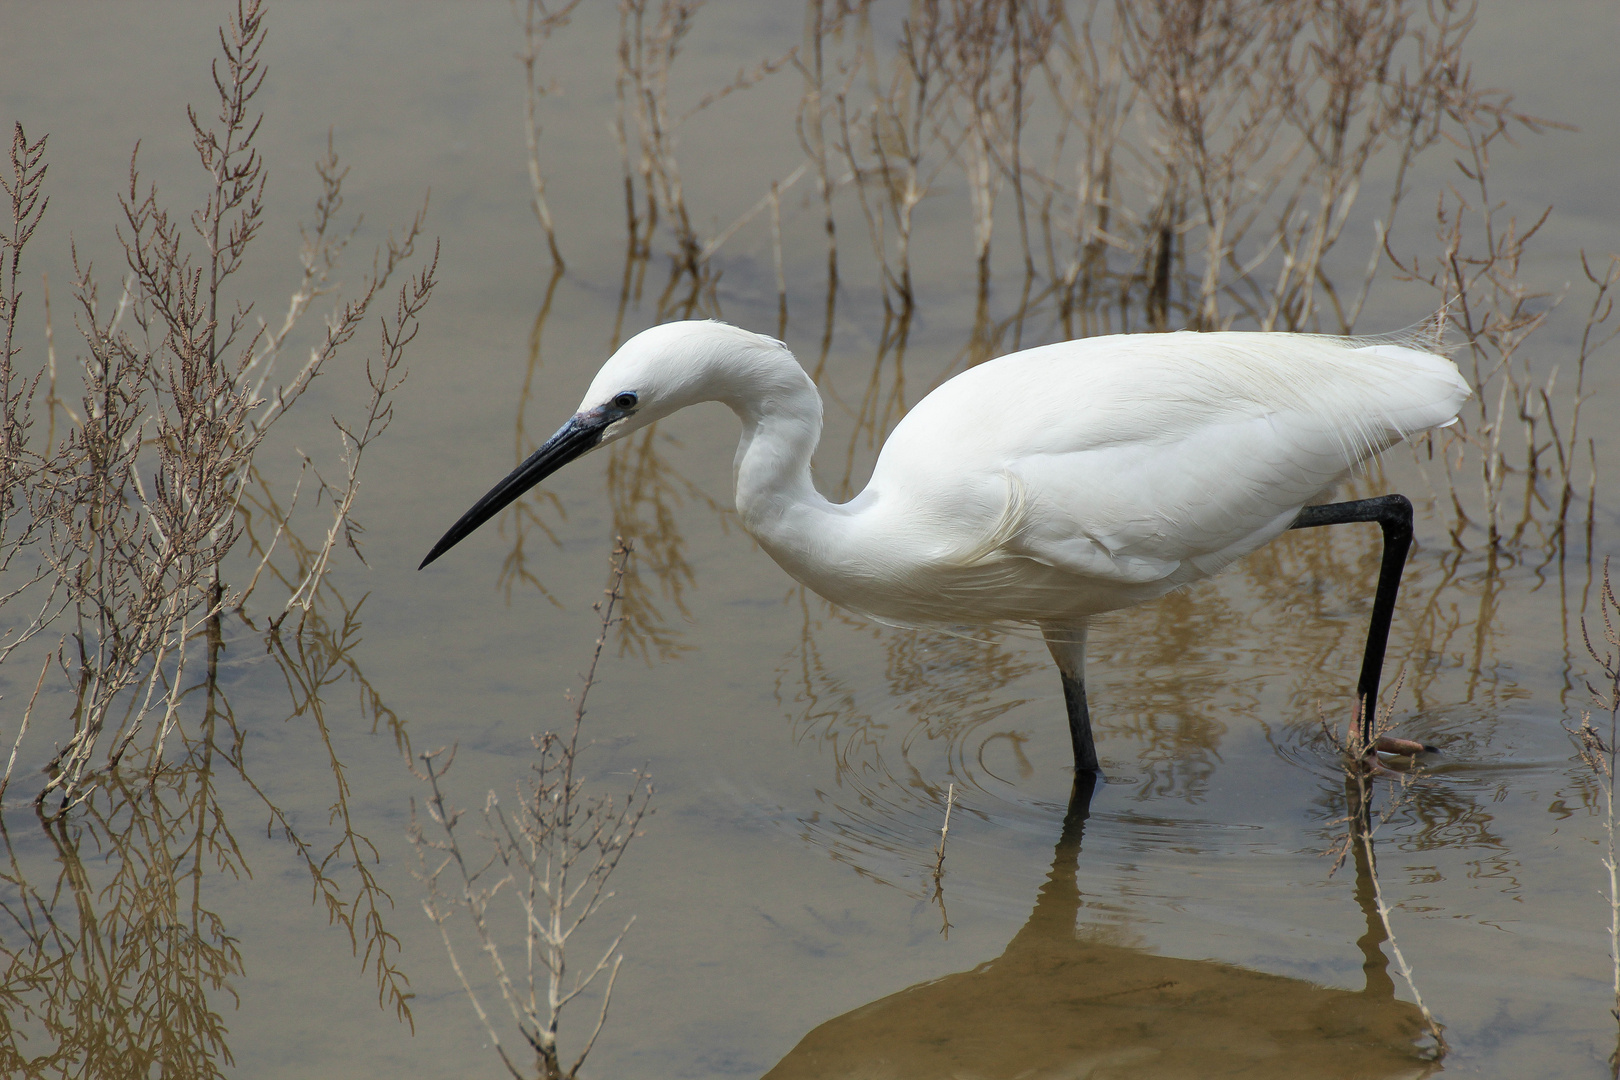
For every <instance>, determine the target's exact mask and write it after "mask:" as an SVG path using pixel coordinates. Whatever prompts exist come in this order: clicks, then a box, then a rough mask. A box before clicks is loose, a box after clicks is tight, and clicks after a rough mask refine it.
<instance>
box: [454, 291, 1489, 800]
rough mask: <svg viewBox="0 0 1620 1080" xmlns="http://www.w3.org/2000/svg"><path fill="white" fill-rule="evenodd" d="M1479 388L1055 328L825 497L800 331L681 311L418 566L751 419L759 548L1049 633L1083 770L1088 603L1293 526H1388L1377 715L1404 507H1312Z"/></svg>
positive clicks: (927, 601)
mask: <svg viewBox="0 0 1620 1080" xmlns="http://www.w3.org/2000/svg"><path fill="white" fill-rule="evenodd" d="M1468 396H1469V388H1468V384H1467V383H1465V382H1464V381H1463V379H1462V377H1461V376H1460V375H1459V374H1458V373H1457V369H1456V367H1455V366H1454V365H1453V364H1452V363H1451V362H1450V361H1449V360H1447V359H1446V358H1444V357H1442V356H1437V355H1434V354H1432V353H1428V352H1424V351H1422V350H1420V349H1416V348H1412V347H1409V346H1405V345H1398V344H1391V343H1370V342H1360V341H1355V340H1345V339H1340V338H1329V337H1319V336H1314V335H1305V334H1284V333H1230V332H1228V333H1189V332H1181V333H1172V334H1122V335H1115V336H1111V337H1098V338H1089V339H1085V340H1081V341H1068V342H1062V343H1059V344H1056V345H1046V346H1042V347H1040V348H1034V349H1026V350H1024V351H1022V352H1017V353H1012V354H1010V355H1007V356H1002V357H999V358H998V359H995V360H990V361H988V362H986V363H983V364H980V365H979V366H977V367H974V368H970V369H969V370H967V371H964V372H963V373H961V374H960V375H957V376H956V377H955V378H953V379H951V380H949V381H948V382H946V383H944V384H943V385H941V386H940V387H939V388H938V389H936V390H934V391H933V392H932V393H930V394H929V395H928V396H927V397H925V398H923V399H922V400H921V401H920V402H918V403H917V405H916V407H915V408H913V409H912V410H911V411H910V412H909V413H907V414H906V416H905V417H904V418H903V419H902V420H901V421H900V423H899V424H898V425H896V427H895V429H894V432H893V433H892V434H891V435H890V436H889V438H888V441H887V442H886V443H885V444H884V446H883V449H882V451H881V452H880V453H879V455H878V459H877V464H876V466H875V467H874V468H873V470H872V478H871V480H870V482H868V484H867V486H866V489H865V490H864V491H862V492H861V493H860V494H859V495H857V496H855V497H854V498H853V499H851V500H849V501H848V502H846V503H833V502H829V501H828V500H827V499H826V498H824V497H823V496H822V495H821V494H820V493H819V492H818V491H817V490H816V488H815V485H814V484H813V483H812V482H811V478H810V458H811V455H812V453H814V451H815V449H816V443H817V442H818V441H819V439H820V437H821V396H820V394H819V393H818V392H817V390H816V386H815V384H814V383H813V382H812V381H811V379H810V376H809V375H807V374H806V373H805V371H804V369H803V368H802V367H800V366H799V363H798V361H796V360H795V359H794V358H793V354H792V353H790V352H789V351H788V349H787V347H786V346H785V345H783V344H782V343H781V342H779V341H776V340H775V339H773V338H769V337H764V336H762V335H760V334H754V333H750V332H749V331H746V330H742V329H739V328H737V327H734V326H728V325H726V324H724V323H718V322H676V323H668V324H665V325H662V326H655V327H653V328H652V329H650V330H646V331H644V332H642V333H640V334H637V335H636V336H635V337H633V338H631V339H630V340H629V341H627V342H625V343H624V345H623V346H621V347H620V348H619V350H618V351H617V352H615V353H614V354H613V356H612V357H611V358H609V360H608V361H607V363H606V364H604V365H603V366H602V369H601V371H599V372H598V373H597V375H596V378H595V380H593V381H592V383H591V387H590V389H589V390H588V391H586V393H585V400H584V401H583V402H582V403H581V404H580V407H579V411H578V412H577V413H576V414H575V415H574V417H573V418H572V419H570V420H569V421H568V422H567V423H566V424H564V425H563V426H562V428H561V430H559V431H558V432H557V433H556V434H555V435H553V436H552V437H551V438H550V439H549V440H547V441H546V443H545V445H543V446H541V447H540V449H538V450H536V451H535V452H534V453H533V454H532V455H531V456H530V457H529V458H528V459H527V460H526V461H524V462H523V463H522V464H521V465H519V466H518V467H517V468H516V469H514V470H513V471H512V473H511V474H510V475H508V476H507V477H506V478H505V479H504V480H502V481H501V482H500V483H499V484H497V485H495V487H494V488H493V489H492V490H490V491H489V493H488V494H486V495H485V496H484V497H483V498H481V499H479V500H478V502H477V503H476V504H474V505H473V507H472V509H470V510H468V511H467V512H466V514H464V515H463V516H462V518H461V520H459V521H457V522H456V523H455V525H453V526H451V528H450V531H449V532H447V533H445V535H444V537H443V538H442V539H441V540H440V541H439V542H438V543H437V544H435V545H434V547H433V550H432V551H430V552H429V553H428V555H427V558H425V559H423V560H422V566H426V565H427V564H428V563H430V562H432V561H433V560H435V559H437V558H438V557H439V556H440V555H442V554H444V553H445V552H446V551H448V550H449V549H450V548H451V547H453V546H455V544H456V543H458V542H459V541H460V540H461V539H462V538H463V537H465V536H467V535H468V534H469V533H471V532H472V531H473V530H474V529H476V528H478V526H479V525H481V524H483V522H485V521H487V520H488V519H489V518H490V517H492V516H493V515H494V514H495V513H496V512H497V511H499V510H500V509H501V508H502V507H504V506H506V505H507V504H508V503H510V502H512V500H514V499H516V498H517V497H518V496H520V495H522V494H523V493H524V492H525V491H527V490H528V489H529V488H531V487H533V486H534V485H535V484H537V483H539V482H540V481H541V480H543V479H545V478H546V477H547V476H549V475H550V474H551V473H553V472H554V471H556V470H557V469H559V468H561V467H562V466H563V465H566V464H567V463H568V462H570V461H572V460H574V459H575V458H577V457H579V456H581V455H582V454H585V453H587V452H589V451H591V450H594V449H596V448H597V447H599V446H602V445H605V444H606V443H610V442H612V441H614V440H615V439H621V438H623V437H624V436H626V435H628V434H630V433H631V432H633V431H635V430H637V429H638V428H642V427H645V426H646V425H648V424H651V423H653V422H655V421H657V420H659V419H660V418H662V417H665V416H668V415H669V414H671V413H673V412H675V411H676V410H678V409H682V408H685V407H686V406H688V405H695V404H697V403H699V402H703V401H720V402H723V403H724V404H726V405H728V406H730V408H731V409H732V411H734V412H735V413H736V414H737V416H738V418H739V419H740V420H741V421H742V441H741V442H740V443H739V444H738V446H737V457H736V464H735V478H736V505H737V514H738V516H739V517H740V519H741V521H742V525H743V528H745V529H746V530H747V531H748V533H749V534H750V535H751V536H753V537H754V539H755V540H757V541H758V542H759V545H760V546H761V547H763V548H764V549H765V551H766V553H767V554H769V555H770V556H771V558H773V559H775V560H776V561H777V563H778V564H779V565H781V567H782V568H783V569H784V570H786V571H787V572H788V573H789V574H791V575H792V576H793V577H794V578H796V579H798V580H799V581H801V582H803V583H804V584H805V585H808V586H809V587H810V588H812V589H814V590H815V591H816V592H818V593H820V594H821V595H822V596H824V597H826V598H827V599H828V600H831V601H832V602H833V603H835V604H840V605H842V606H844V607H846V608H849V609H851V610H854V611H858V612H862V613H865V614H868V615H871V616H873V617H875V618H877V619H880V620H884V621H888V622H897V623H904V624H912V625H917V624H948V625H964V624H967V625H989V626H998V625H1008V624H1024V625H1027V626H1034V627H1038V628H1039V629H1040V631H1041V633H1042V634H1043V636H1044V637H1045V639H1046V642H1047V645H1048V647H1049V648H1050V650H1051V653H1052V657H1053V659H1054V660H1056V661H1057V665H1058V670H1059V672H1060V673H1061V674H1062V677H1063V692H1064V701H1065V704H1066V706H1067V709H1068V714H1069V733H1070V737H1071V741H1072V743H1073V748H1074V759H1075V766H1076V768H1077V769H1080V770H1083V771H1096V770H1097V767H1098V766H1097V752H1096V748H1095V746H1094V743H1093V739H1092V733H1091V720H1090V716H1089V713H1088V711H1087V705H1086V694H1085V667H1084V664H1085V640H1086V624H1087V620H1088V619H1089V618H1090V617H1091V616H1093V615H1097V614H1099V613H1101V612H1105V611H1112V610H1115V609H1118V608H1124V607H1129V606H1131V605H1133V604H1139V603H1142V602H1143V601H1146V600H1151V599H1153V598H1155V597H1158V596H1163V595H1164V594H1165V593H1167V592H1170V591H1171V590H1173V589H1176V588H1178V587H1180V586H1182V585H1186V584H1188V583H1190V582H1194V581H1198V580H1200V579H1202V578H1206V577H1209V576H1210V575H1212V574H1215V573H1217V572H1219V571H1220V570H1221V569H1223V568H1224V567H1226V566H1227V565H1229V564H1230V563H1232V562H1233V561H1235V560H1237V559H1239V558H1241V557H1242V556H1244V555H1246V554H1248V553H1249V552H1251V551H1253V550H1255V549H1256V548H1258V547H1260V546H1261V545H1262V544H1265V543H1266V542H1267V541H1270V540H1272V539H1275V538H1276V537H1277V536H1279V535H1281V534H1282V533H1283V532H1284V531H1286V530H1288V529H1290V528H1301V527H1308V526H1316V525H1330V524H1337V523H1340V522H1350V521H1377V522H1379V523H1380V525H1381V526H1382V527H1383V531H1384V560H1383V567H1382V570H1381V572H1380V575H1379V583H1378V591H1377V594H1376V596H1375V599H1374V603H1373V613H1372V628H1371V630H1370V631H1369V633H1368V638H1367V647H1366V652H1365V656H1364V659H1363V665H1362V671H1361V677H1360V681H1359V683H1358V686H1357V705H1356V708H1357V711H1358V712H1359V713H1360V715H1361V719H1362V724H1363V730H1364V731H1366V730H1369V729H1370V720H1371V712H1372V708H1373V705H1374V703H1375V702H1376V699H1377V692H1378V678H1379V671H1380V669H1381V667H1382V664H1383V656H1384V648H1385V645H1386V643H1387V639H1388V633H1389V623H1390V619H1391V617H1392V615H1393V612H1394V607H1395V594H1396V590H1397V589H1398V587H1399V584H1400V573H1401V568H1402V566H1403V565H1404V563H1405V560H1406V551H1407V547H1408V545H1409V544H1410V541H1411V536H1412V524H1411V522H1412V508H1411V504H1410V503H1409V502H1407V500H1406V499H1405V497H1404V496H1400V495H1389V496H1384V497H1382V498H1377V499H1366V500H1361V501H1358V502H1349V503H1334V504H1329V505H1313V504H1315V503H1317V502H1318V501H1319V500H1320V499H1321V498H1322V497H1323V496H1324V495H1325V493H1327V492H1329V491H1331V490H1332V488H1333V487H1334V485H1335V484H1336V483H1337V482H1338V481H1339V480H1340V479H1341V478H1342V477H1343V476H1345V474H1346V473H1348V472H1349V471H1351V470H1352V469H1354V468H1355V467H1356V466H1358V465H1360V464H1361V463H1362V462H1364V461H1366V460H1367V459H1368V458H1369V457H1371V456H1372V455H1374V454H1376V453H1377V452H1379V451H1380V450H1383V449H1385V448H1386V447H1389V446H1393V445H1394V444H1396V443H1398V442H1400V441H1401V440H1403V439H1405V438H1407V437H1409V436H1411V435H1414V434H1417V433H1419V432H1422V431H1426V430H1428V429H1430V428H1434V427H1439V426H1444V425H1446V424H1449V423H1451V422H1452V420H1453V419H1454V418H1455V417H1456V415H1457V410H1458V409H1459V408H1461V406H1462V403H1463V402H1464V401H1465V400H1466V399H1467V398H1468ZM1416 746H1417V744H1406V745H1404V746H1401V747H1398V749H1403V750H1407V751H1410V750H1412V749H1414V748H1416Z"/></svg>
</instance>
